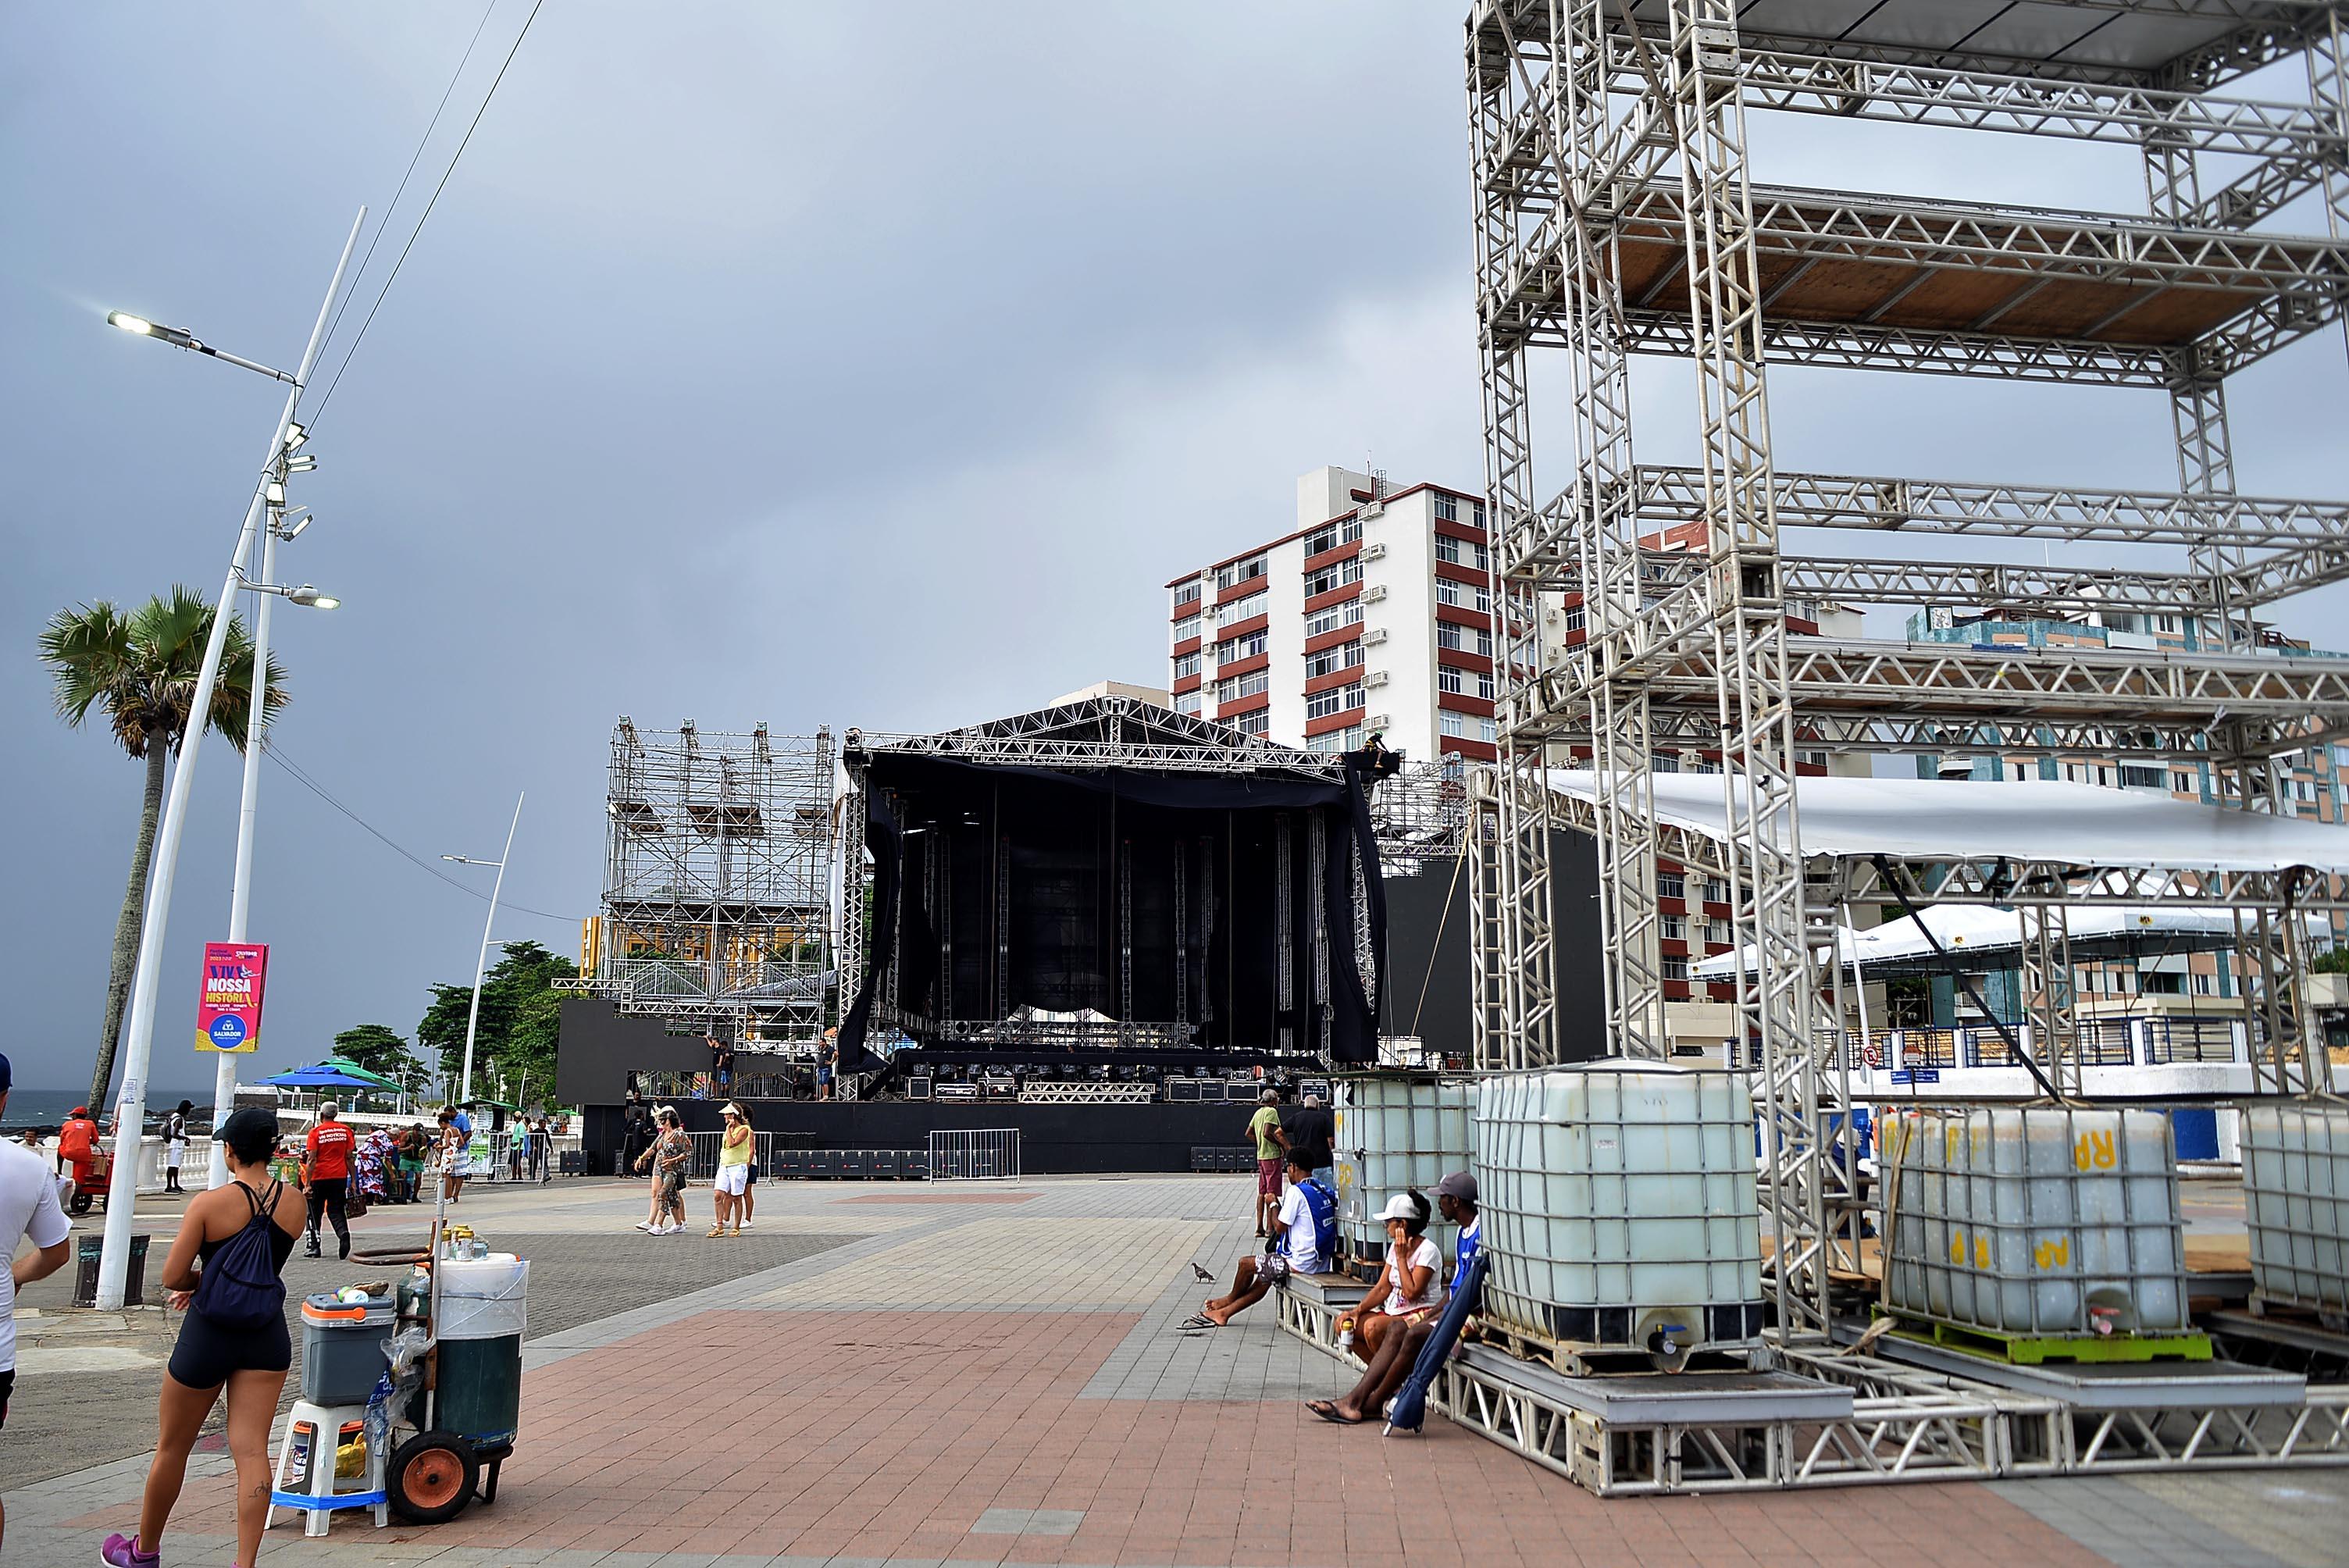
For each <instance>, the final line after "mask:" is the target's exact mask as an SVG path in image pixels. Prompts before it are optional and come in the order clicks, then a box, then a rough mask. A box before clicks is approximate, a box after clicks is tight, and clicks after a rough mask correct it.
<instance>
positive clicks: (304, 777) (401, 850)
mask: <svg viewBox="0 0 2349 1568" xmlns="http://www.w3.org/2000/svg"><path fill="white" fill-rule="evenodd" d="M261 754H262V755H263V756H264V757H266V758H269V759H270V760H271V761H272V762H274V763H275V764H277V766H278V767H280V768H282V769H285V773H286V776H287V777H289V778H291V779H293V780H294V781H295V783H297V784H299V785H301V786H302V788H304V789H307V790H309V791H310V793H312V794H313V795H316V797H318V799H321V800H324V801H325V802H326V804H327V805H329V806H332V807H333V808H334V809H335V810H337V811H339V812H341V813H342V814H343V815H344V816H346V817H347V818H349V819H350V820H352V821H353V822H355V823H357V825H358V827H359V828H360V830H363V831H364V832H366V833H367V836H368V837H369V838H372V839H374V840H375V841H377V842H378V843H379V844H381V845H383V847H384V848H386V849H388V850H389V851H391V852H392V853H393V854H396V855H398V857H399V858H400V859H401V860H404V861H407V862H408V863H409V864H410V865H412V866H414V867H415V868H416V869H417V870H418V871H420V872H423V873H424V874H425V875H427V876H429V877H431V878H432V879H434V880H435V881H437V882H447V883H448V884H449V885H450V887H452V888H455V889H456V890H457V891H458V892H461V893H463V894H465V895H466V896H467V897H468V898H477V899H480V900H481V902H482V903H488V902H489V900H490V895H489V894H487V893H485V892H482V891H481V889H479V888H477V887H474V886H472V885H471V884H470V883H467V882H460V881H458V880H457V879H456V878H455V877H452V876H450V874H449V873H448V872H444V871H442V870H441V869H440V867H439V866H436V865H434V864H433V863H432V862H431V861H428V860H426V859H425V858H424V857H423V856H421V855H419V854H417V853H416V852H415V851H412V850H409V849H408V848H407V847H406V846H405V845H402V844H400V843H399V842H398V841H396V840H394V839H392V838H391V837H390V836H389V835H388V834H386V833H385V832H383V831H382V830H380V829H378V828H377V827H376V826H375V824H373V823H372V822H369V821H368V820H367V819H366V818H364V817H362V816H360V815H359V814H358V813H357V811H354V810H351V809H350V808H349V807H348V806H346V805H344V804H343V803H342V802H341V801H340V800H337V799H335V797H334V795H333V793H332V792H331V791H329V790H328V789H326V786H325V785H323V784H321V783H319V782H318V781H317V780H316V779H313V778H311V777H310V775H309V774H307V773H305V772H304V771H303V770H302V769H301V767H300V766H299V765H298V764H296V763H295V760H294V759H293V758H290V757H288V756H286V755H285V749H284V748H282V747H280V746H279V745H278V744H277V743H276V742H275V741H274V740H271V739H268V738H264V740H263V742H262V748H261ZM498 907H499V908H500V909H511V910H513V911H515V912H516V913H522V914H534V915H536V916H538V917H539V918H540V919H541V920H556V921H561V922H562V923H564V924H565V925H576V924H577V923H579V917H578V916H577V915H575V914H556V913H554V911H552V910H544V909H533V908H531V907H530V906H529V905H528V904H526V903H514V902H513V901H512V899H500V900H499V901H498Z"/></svg>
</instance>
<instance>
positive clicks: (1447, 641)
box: [1435, 621, 1493, 659]
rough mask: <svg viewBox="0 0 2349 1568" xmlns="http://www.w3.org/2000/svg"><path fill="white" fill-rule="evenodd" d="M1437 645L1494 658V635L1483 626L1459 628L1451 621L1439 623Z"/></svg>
mask: <svg viewBox="0 0 2349 1568" xmlns="http://www.w3.org/2000/svg"><path fill="white" fill-rule="evenodd" d="M1435 645H1436V646H1437V647H1439V648H1450V649H1452V650H1454V652H1456V653H1463V654H1475V655H1479V656H1481V657H1484V658H1487V659H1489V658H1491V657H1492V656H1493V634H1492V633H1490V632H1488V631H1486V630H1485V628H1484V627H1482V626H1458V625H1454V624H1453V623H1451V622H1450V621H1439V622H1437V623H1436V624H1435Z"/></svg>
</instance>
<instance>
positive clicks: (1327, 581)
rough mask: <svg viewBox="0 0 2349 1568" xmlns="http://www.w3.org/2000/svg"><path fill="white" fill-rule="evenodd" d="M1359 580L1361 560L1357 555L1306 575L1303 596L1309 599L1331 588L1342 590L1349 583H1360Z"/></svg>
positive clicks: (1360, 576)
mask: <svg viewBox="0 0 2349 1568" xmlns="http://www.w3.org/2000/svg"><path fill="white" fill-rule="evenodd" d="M1361 580H1362V558H1361V556H1359V555H1356V556H1350V557H1349V558H1348V559H1346V560H1344V561H1340V562H1338V563H1337V564H1336V565H1334V566H1324V567H1323V568H1321V570H1320V571H1319V572H1309V573H1306V574H1305V596H1306V597H1307V598H1308V599H1310V598H1312V597H1313V596H1314V595H1315V594H1317V593H1329V592H1330V590H1331V589H1333V588H1343V587H1344V586H1345V585H1346V584H1347V583H1360V582H1361Z"/></svg>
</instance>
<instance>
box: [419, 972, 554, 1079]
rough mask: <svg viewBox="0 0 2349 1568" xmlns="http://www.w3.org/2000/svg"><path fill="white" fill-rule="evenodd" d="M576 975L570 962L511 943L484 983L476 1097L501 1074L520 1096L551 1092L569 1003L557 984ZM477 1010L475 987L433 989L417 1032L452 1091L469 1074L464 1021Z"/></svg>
mask: <svg viewBox="0 0 2349 1568" xmlns="http://www.w3.org/2000/svg"><path fill="white" fill-rule="evenodd" d="M578 973H579V966H578V965H575V964H574V963H572V962H571V960H570V959H568V958H565V957H564V956H562V955H561V954H556V953H552V952H549V951H548V950H547V949H546V948H544V947H542V946H540V945H539V944H537V943H535V942H510V943H508V944H506V947H505V954H504V956H502V958H500V959H499V960H498V962H497V963H496V964H494V965H492V966H491V968H490V971H489V973H488V974H487V975H483V976H482V977H481V1023H480V1024H479V1026H477V1027H476V1028H475V1030H474V1035H473V1088H474V1092H475V1093H477V1094H478V1093H481V1092H483V1091H485V1090H486V1089H487V1088H490V1087H492V1086H493V1085H494V1084H495V1083H496V1081H497V1079H498V1078H499V1076H500V1075H503V1076H504V1077H505V1078H508V1079H509V1080H511V1081H512V1085H513V1087H514V1088H515V1090H516V1091H517V1092H521V1091H522V1089H523V1086H524V1085H525V1084H527V1085H531V1086H535V1087H536V1088H539V1089H541V1090H542V1091H543V1090H550V1089H552V1088H553V1087H554V1051H555V1042H556V1037H557V1035H558V1033H559V1020H558V1015H559V1011H560V1008H561V1006H562V1001H563V994H562V993H561V992H559V991H557V990H555V989H554V982H555V981H557V980H564V979H569V978H570V977H571V976H573V975H576V974H578ZM472 1003H473V988H472V986H471V985H435V986H433V987H432V1001H431V1004H430V1005H429V1006H427V1007H426V1008H425V1010H424V1016H423V1018H422V1019H421V1020H420V1021H419V1023H418V1024H417V1026H416V1043H417V1045H418V1047H419V1048H421V1049H423V1050H427V1051H429V1052H431V1053H433V1055H434V1057H435V1058H436V1059H437V1060H438V1061H439V1062H440V1077H441V1079H442V1081H443V1082H445V1083H446V1084H448V1085H449V1087H450V1089H451V1091H453V1090H454V1089H455V1088H456V1086H457V1084H458V1082H459V1080H460V1078H461V1076H462V1074H463V1072H464V1058H465V1018H466V1015H467V1013H468V1012H469V1011H470V1010H471V1007H472Z"/></svg>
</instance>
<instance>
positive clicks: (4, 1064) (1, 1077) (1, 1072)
mask: <svg viewBox="0 0 2349 1568" xmlns="http://www.w3.org/2000/svg"><path fill="white" fill-rule="evenodd" d="M15 1082H16V1078H14V1077H12V1076H11V1075H10V1073H9V1070H8V1058H7V1057H5V1056H0V1094H6V1093H7V1092H8V1088H9V1086H10V1085H12V1084H14V1083H15Z"/></svg>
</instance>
